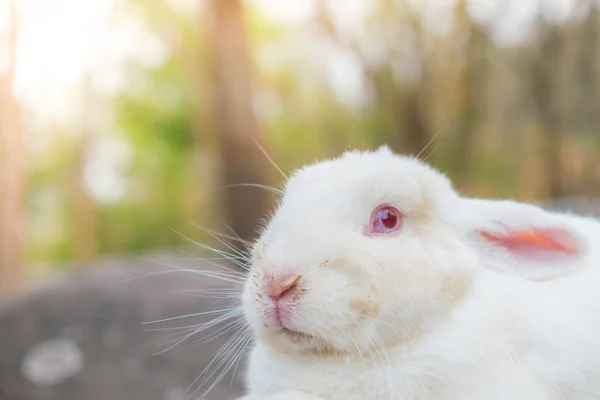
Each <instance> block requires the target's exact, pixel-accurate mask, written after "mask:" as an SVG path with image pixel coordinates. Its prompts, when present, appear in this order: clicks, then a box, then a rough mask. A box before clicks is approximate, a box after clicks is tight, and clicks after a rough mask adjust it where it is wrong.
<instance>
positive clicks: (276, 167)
mask: <svg viewBox="0 0 600 400" xmlns="http://www.w3.org/2000/svg"><path fill="white" fill-rule="evenodd" d="M250 139H251V140H252V141H253V142H254V144H255V145H256V147H258V149H259V150H260V152H261V153H263V155H264V156H265V157H266V159H267V160H268V161H269V162H270V163H271V165H273V167H275V169H276V170H277V171H278V172H279V173H280V174H281V176H283V177H284V179H285V180H287V179H288V177H287V175H286V174H285V173H284V172H283V171H282V169H281V168H279V165H277V163H276V162H275V161H274V160H273V159H272V158H271V156H269V154H268V153H267V151H266V150H265V149H264V148H263V147H262V146H261V144H260V143H258V140H256V138H255V137H254V136H252V135H250Z"/></svg>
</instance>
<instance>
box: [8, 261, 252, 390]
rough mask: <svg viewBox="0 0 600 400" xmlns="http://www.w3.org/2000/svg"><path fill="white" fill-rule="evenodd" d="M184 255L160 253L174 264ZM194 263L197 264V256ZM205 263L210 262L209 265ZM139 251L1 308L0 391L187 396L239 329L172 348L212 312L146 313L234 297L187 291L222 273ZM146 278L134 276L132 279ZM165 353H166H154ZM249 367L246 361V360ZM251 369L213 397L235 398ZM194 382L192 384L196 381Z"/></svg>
mask: <svg viewBox="0 0 600 400" xmlns="http://www.w3.org/2000/svg"><path fill="white" fill-rule="evenodd" d="M177 257H181V255H170V254H165V255H157V256H155V257H153V258H155V259H163V260H165V259H166V260H167V262H169V263H171V264H175V265H179V266H182V265H185V266H187V267H196V268H198V267H200V265H197V264H199V262H196V263H194V262H190V261H189V260H187V261H185V262H182V260H179V259H177ZM194 264H196V265H194ZM201 267H202V268H203V269H206V268H211V267H207V266H205V265H203V266H201ZM166 270H168V268H167V267H161V266H158V265H154V264H152V263H147V262H141V261H139V260H136V259H135V258H131V259H125V258H124V259H119V260H113V261H108V262H101V263H99V264H98V265H96V266H94V268H91V269H89V270H87V271H81V272H78V273H74V274H69V275H66V276H64V277H62V278H60V279H57V280H55V281H54V282H52V283H51V284H49V285H47V286H45V287H42V288H38V289H36V290H35V291H33V293H29V294H28V295H27V297H25V298H23V299H20V300H17V301H15V302H13V303H11V304H8V305H6V306H5V307H4V308H2V309H0V400H120V399H123V400H188V399H195V398H197V397H198V396H197V395H198V393H192V394H191V395H190V392H188V393H187V394H186V390H187V389H188V388H189V387H190V385H192V383H193V382H194V380H195V379H196V377H197V376H198V374H199V373H200V372H201V371H202V370H203V369H204V368H205V367H206V365H207V364H208V363H209V362H210V361H211V360H212V359H213V357H214V356H215V353H216V351H217V350H218V348H219V347H220V346H221V345H222V344H224V343H225V341H226V340H227V339H228V338H229V337H231V334H232V332H230V333H229V334H227V335H223V336H220V337H218V338H216V339H214V340H212V341H210V342H208V343H205V344H203V345H195V344H194V339H193V338H190V339H189V340H187V341H184V342H183V343H181V344H179V345H177V346H175V347H174V348H172V349H170V350H168V351H164V352H162V351H163V350H165V349H166V348H167V347H168V345H169V343H170V342H169V341H168V340H167V339H168V336H167V335H169V334H173V332H176V331H173V330H170V331H169V330H167V331H157V330H156V329H155V328H158V329H163V328H172V327H177V326H188V325H194V324H198V323H201V322H205V321H207V317H197V318H186V319H182V320H176V321H171V322H168V323H158V324H151V325H148V324H145V322H148V321H153V320H158V319H164V318H171V317H177V316H181V315H186V314H193V313H199V312H202V311H206V310H209V309H216V308H221V307H225V306H227V304H225V303H219V304H218V305H215V304H214V302H215V300H214V299H210V298H199V297H193V296H189V295H186V294H185V293H183V292H182V291H185V290H196V289H201V288H206V287H211V286H213V285H214V284H215V282H214V281H209V280H207V279H205V278H204V277H202V276H200V275H197V274H193V273H188V272H178V273H164V274H163V273H160V274H155V275H150V276H145V277H142V276H143V275H147V274H149V273H152V272H157V271H166ZM135 277H140V278H138V279H134V280H131V281H128V282H124V281H125V280H127V279H130V278H135ZM156 353H159V354H156ZM242 368H243V366H242ZM242 379H243V373H242V371H241V370H240V369H238V371H237V372H236V374H235V376H234V377H233V378H232V377H231V376H230V375H228V376H227V377H226V378H225V379H223V381H222V382H221V383H220V384H219V385H218V386H217V387H216V388H215V389H214V390H213V391H211V392H210V394H209V395H208V396H207V397H206V398H207V399H208V400H217V399H218V400H228V399H235V398H236V397H237V396H238V394H239V393H240V388H241V381H242ZM192 388H194V387H193V386H192Z"/></svg>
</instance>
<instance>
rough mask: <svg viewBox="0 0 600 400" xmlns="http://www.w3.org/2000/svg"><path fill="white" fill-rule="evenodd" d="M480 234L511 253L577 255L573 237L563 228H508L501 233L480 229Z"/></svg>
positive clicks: (577, 251)
mask: <svg viewBox="0 0 600 400" xmlns="http://www.w3.org/2000/svg"><path fill="white" fill-rule="evenodd" d="M480 233H481V236H482V237H484V238H485V239H486V240H488V241H490V242H492V243H494V244H495V245H497V246H500V247H503V248H505V249H506V250H508V251H510V252H511V253H516V254H519V255H522V256H533V255H540V254H542V255H552V254H557V253H558V254H562V255H571V256H573V255H577V254H579V251H580V250H579V247H578V245H577V242H576V241H575V238H573V236H572V235H571V234H570V233H569V232H568V231H567V230H565V229H559V228H530V229H508V230H505V231H504V232H501V233H492V232H487V231H481V232H480Z"/></svg>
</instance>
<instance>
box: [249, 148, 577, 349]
mask: <svg viewBox="0 0 600 400" xmlns="http://www.w3.org/2000/svg"><path fill="white" fill-rule="evenodd" d="M493 204H494V203H493V202H489V203H486V202H485V201H483V200H481V201H478V200H469V199H464V198H461V197H460V196H459V195H458V194H457V193H456V191H455V190H454V189H453V188H452V185H451V183H450V182H449V180H448V179H447V178H446V177H445V176H443V175H442V174H440V173H439V172H437V171H435V170H434V169H432V168H430V167H429V166H427V165H426V164H424V163H422V162H420V161H418V160H416V159H414V158H410V157H404V156H399V155H396V154H394V153H392V152H391V151H390V150H389V149H388V148H387V147H383V148H380V149H379V150H377V151H374V152H349V153H346V154H344V155H343V156H341V157H340V158H337V159H333V160H328V161H325V162H320V163H317V164H314V165H311V166H308V167H306V168H303V169H301V170H299V171H298V172H296V173H295V174H294V175H293V176H292V177H291V178H290V180H289V181H288V182H287V184H286V187H285V193H284V196H283V198H282V199H281V202H280V204H279V206H278V208H277V210H276V211H275V213H274V215H273V217H272V218H271V219H270V221H269V222H268V224H267V225H266V227H265V229H264V231H263V233H262V235H261V237H260V238H259V240H258V241H257V242H256V244H255V246H254V248H253V254H252V267H251V269H250V272H249V276H248V280H247V283H246V285H245V292H244V297H243V304H244V312H245V315H246V318H247V320H248V321H249V323H250V325H251V326H252V327H253V329H254V331H255V333H256V336H257V338H258V340H259V341H261V342H263V343H266V344H268V345H270V346H273V347H274V348H277V349H278V350H281V351H286V352H292V353H311V352H312V353H327V354H331V353H364V352H369V351H378V350H379V349H381V348H382V347H388V346H391V345H395V344H398V343H402V342H403V341H407V340H411V339H413V338H415V337H418V336H420V335H421V334H422V333H424V332H426V331H427V330H428V329H431V327H433V326H435V324H437V323H439V322H440V321H441V320H442V319H444V318H447V317H448V316H449V315H450V311H451V310H452V309H453V307H455V306H456V304H458V303H459V302H460V301H461V299H462V298H463V297H464V296H466V295H467V294H468V293H469V292H470V289H471V288H472V286H473V285H474V284H475V282H476V276H477V274H478V273H480V272H481V271H488V272H489V271H492V272H491V273H496V272H495V271H503V270H509V269H510V268H514V267H516V266H517V265H518V263H520V262H529V261H530V260H533V261H531V265H533V264H534V263H535V262H536V261H535V260H538V259H543V257H538V256H539V255H540V254H542V255H544V254H545V255H551V256H554V255H556V256H561V257H563V258H564V260H562V261H561V265H563V266H564V265H565V264H566V263H567V264H568V262H569V261H571V260H573V259H574V258H577V257H578V256H579V254H580V251H581V247H580V241H579V239H578V238H576V237H575V236H574V235H572V234H571V232H570V231H569V229H568V228H565V227H564V226H563V225H561V224H558V223H557V224H554V225H553V224H552V222H553V220H552V218H550V216H549V215H548V214H546V213H544V212H543V211H542V210H540V209H538V208H535V207H533V206H526V205H519V204H518V203H514V204H513V203H511V204H508V203H506V204H505V203H501V204H500V205H499V206H502V207H499V208H503V207H504V206H506V207H505V208H503V210H504V211H503V212H497V211H498V210H494V212H491V211H489V210H488V207H491V206H492V205H493ZM521 206H522V207H523V208H522V207H521ZM530 207H531V208H530ZM534 210H535V211H534ZM523 213H525V214H526V215H528V216H531V218H530V219H526V218H524V216H523V215H521V214H523ZM534 214H535V215H534ZM520 222H525V224H521V225H519V223H520ZM529 222H531V224H530V223H529ZM546 222H547V224H545V223H546ZM511 227H512V228H511ZM509 228H511V229H509ZM529 228H535V229H537V228H540V229H537V230H535V231H530V230H528V229H529ZM526 232H531V234H530V235H529V236H527V234H526ZM498 254H501V255H502V257H504V258H503V260H506V261H507V262H509V266H507V267H506V268H504V269H503V268H500V267H498V265H496V264H497V263H495V261H494V260H495V259H496V258H497V257H498ZM499 259H500V258H499ZM488 264H489V267H490V268H489V269H488V268H486V267H487V266H488ZM528 265H529V264H528ZM517 275H518V274H517ZM529 277H530V276H525V278H529ZM536 277H539V276H536Z"/></svg>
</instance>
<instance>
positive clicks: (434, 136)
mask: <svg viewBox="0 0 600 400" xmlns="http://www.w3.org/2000/svg"><path fill="white" fill-rule="evenodd" d="M447 129H448V128H442V129H440V130H439V131H437V133H436V134H435V135H433V136H432V137H431V139H430V140H429V142H427V144H426V145H425V147H423V149H422V150H421V151H420V152H419V154H417V156H416V157H415V158H417V159H418V158H419V157H421V154H423V152H424V151H425V150H427V148H428V147H429V146H430V145H431V143H433V141H434V140H435V139H436V138H437V137H438V136H439V135H440V134H441V133H442V132H444V131H445V130H447ZM437 148H439V145H438V147H436V148H435V149H434V150H433V151H435V150H437ZM432 154H433V152H431V153H429V155H428V156H427V157H425V159H424V160H423V161H427V159H428V158H429V157H430V156H431V155H432Z"/></svg>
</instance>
